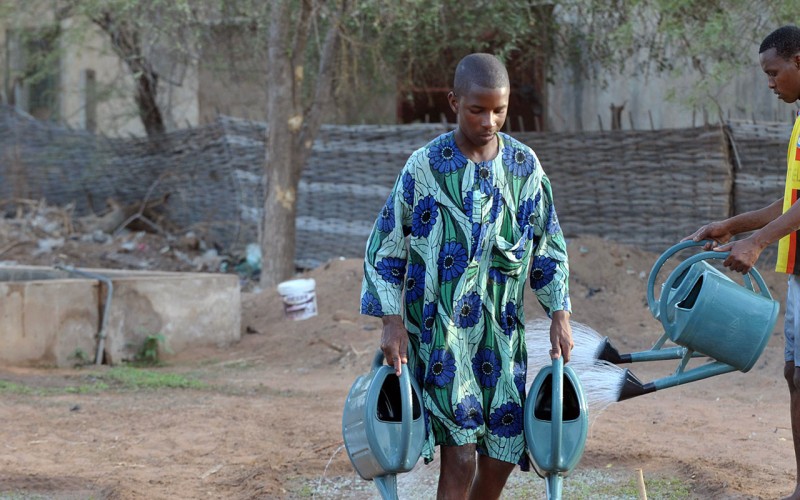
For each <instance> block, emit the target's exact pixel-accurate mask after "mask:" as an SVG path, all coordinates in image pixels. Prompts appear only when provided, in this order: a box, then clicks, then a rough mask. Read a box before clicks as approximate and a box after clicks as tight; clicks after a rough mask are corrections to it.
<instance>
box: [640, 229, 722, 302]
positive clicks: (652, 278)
mask: <svg viewBox="0 0 800 500" xmlns="http://www.w3.org/2000/svg"><path fill="white" fill-rule="evenodd" d="M710 242H711V240H703V241H692V240H688V241H682V242H680V243H678V244H676V245H673V246H671V247H670V248H668V249H667V250H665V251H664V253H662V254H661V256H659V258H658V260H656V262H655V264H653V267H652V269H650V275H649V276H648V278H647V306H648V307H649V308H650V313H651V314H653V316H655V315H656V313H657V312H658V310H659V303H658V301H657V300H656V298H655V291H654V289H655V286H656V278H657V277H658V273H659V271H661V267H662V266H663V265H664V263H665V262H667V260H668V259H669V258H670V257H672V256H673V255H674V254H676V253H678V252H680V251H681V250H683V249H684V248H689V247H694V246H700V245H705V244H706V243H710ZM664 289H665V290H667V289H668V288H667V287H666V286H665V287H664Z"/></svg>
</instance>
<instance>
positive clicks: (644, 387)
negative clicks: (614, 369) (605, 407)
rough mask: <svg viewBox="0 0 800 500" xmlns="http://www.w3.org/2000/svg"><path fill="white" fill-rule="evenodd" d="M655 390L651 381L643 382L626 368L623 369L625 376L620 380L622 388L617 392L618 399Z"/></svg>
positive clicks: (621, 399)
mask: <svg viewBox="0 0 800 500" xmlns="http://www.w3.org/2000/svg"><path fill="white" fill-rule="evenodd" d="M655 391H656V386H655V385H654V384H653V383H647V384H643V383H642V382H641V380H639V379H638V378H637V377H636V375H634V374H633V373H632V372H631V371H630V370H628V369H627V368H626V369H625V378H624V379H623V381H622V390H621V391H620V393H619V399H618V401H624V400H626V399H630V398H634V397H636V396H642V395H644V394H650V393H651V392H655Z"/></svg>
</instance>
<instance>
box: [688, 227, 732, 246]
mask: <svg viewBox="0 0 800 500" xmlns="http://www.w3.org/2000/svg"><path fill="white" fill-rule="evenodd" d="M731 238H733V233H732V232H731V231H730V229H728V224H726V221H716V222H710V223H708V224H706V225H705V226H703V227H701V228H700V229H698V230H697V231H695V232H694V233H692V234H691V235H689V236H687V237H686V238H684V239H682V240H681V241H688V240H692V241H703V240H713V241H710V242H708V243H706V244H705V245H704V246H703V250H711V249H712V248H714V247H715V246H718V245H722V244H724V243H727V242H728V241H730V239H731Z"/></svg>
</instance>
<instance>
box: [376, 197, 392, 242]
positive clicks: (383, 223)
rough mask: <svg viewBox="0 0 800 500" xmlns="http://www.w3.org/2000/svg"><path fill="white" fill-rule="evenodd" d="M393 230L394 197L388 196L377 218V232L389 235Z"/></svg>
mask: <svg viewBox="0 0 800 500" xmlns="http://www.w3.org/2000/svg"><path fill="white" fill-rule="evenodd" d="M392 229H394V196H392V195H389V199H388V200H386V204H384V205H383V208H382V209H381V214H380V215H379V216H378V231H380V232H382V233H390V232H392Z"/></svg>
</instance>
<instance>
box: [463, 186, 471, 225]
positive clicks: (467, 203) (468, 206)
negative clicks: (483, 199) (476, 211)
mask: <svg viewBox="0 0 800 500" xmlns="http://www.w3.org/2000/svg"><path fill="white" fill-rule="evenodd" d="M464 213H465V214H467V215H468V216H469V219H470V220H472V191H469V192H467V195H466V196H465V197H464Z"/></svg>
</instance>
